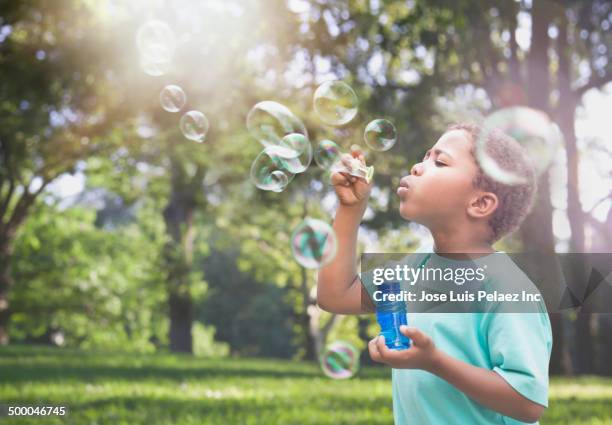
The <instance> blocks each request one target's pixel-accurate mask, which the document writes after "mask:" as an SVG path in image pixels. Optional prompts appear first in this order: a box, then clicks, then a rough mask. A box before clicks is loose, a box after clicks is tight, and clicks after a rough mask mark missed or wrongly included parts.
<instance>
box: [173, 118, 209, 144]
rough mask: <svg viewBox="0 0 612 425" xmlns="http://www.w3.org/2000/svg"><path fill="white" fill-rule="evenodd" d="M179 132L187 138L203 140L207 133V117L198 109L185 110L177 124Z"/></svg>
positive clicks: (197, 140)
mask: <svg viewBox="0 0 612 425" xmlns="http://www.w3.org/2000/svg"><path fill="white" fill-rule="evenodd" d="M179 126H180V128H181V132H182V133H183V135H184V136H185V137H186V138H188V139H189V140H193V141H196V142H203V141H204V139H205V138H206V133H208V128H209V124H208V118H206V115H204V114H203V113H201V112H200V111H189V112H186V113H185V114H184V115H183V116H182V117H181V121H180V124H179Z"/></svg>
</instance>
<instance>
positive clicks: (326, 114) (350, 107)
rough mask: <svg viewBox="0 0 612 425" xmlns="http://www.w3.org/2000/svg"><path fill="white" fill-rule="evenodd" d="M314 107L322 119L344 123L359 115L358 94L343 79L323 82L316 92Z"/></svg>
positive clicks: (336, 123)
mask: <svg viewBox="0 0 612 425" xmlns="http://www.w3.org/2000/svg"><path fill="white" fill-rule="evenodd" d="M313 103H314V109H315V112H316V113H317V115H318V116H319V118H320V119H321V121H323V122H324V123H326V124H329V125H344V124H347V123H348V122H349V121H351V120H352V119H353V118H355V115H357V103H358V101H357V95H356V94H355V92H354V91H353V89H352V88H351V86H349V85H348V84H346V83H344V82H342V81H328V82H326V83H323V84H321V85H320V86H319V87H318V88H317V90H316V91H315V93H314V99H313Z"/></svg>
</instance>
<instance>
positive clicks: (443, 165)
mask: <svg viewBox="0 0 612 425" xmlns="http://www.w3.org/2000/svg"><path fill="white" fill-rule="evenodd" d="M436 166H437V167H446V164H445V163H443V162H440V161H436Z"/></svg>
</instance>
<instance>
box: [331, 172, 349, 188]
mask: <svg viewBox="0 0 612 425" xmlns="http://www.w3.org/2000/svg"><path fill="white" fill-rule="evenodd" d="M347 183H348V179H347V178H346V176H345V175H344V174H342V173H338V172H336V173H332V175H331V184H332V185H334V186H337V185H339V186H346V185H347Z"/></svg>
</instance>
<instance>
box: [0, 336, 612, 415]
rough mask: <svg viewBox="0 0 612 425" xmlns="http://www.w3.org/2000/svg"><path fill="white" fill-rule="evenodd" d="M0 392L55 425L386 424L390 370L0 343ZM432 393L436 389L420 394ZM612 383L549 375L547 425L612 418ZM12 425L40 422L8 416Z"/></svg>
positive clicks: (3, 397) (389, 407) (389, 408)
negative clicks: (47, 409) (336, 372)
mask: <svg viewBox="0 0 612 425" xmlns="http://www.w3.org/2000/svg"><path fill="white" fill-rule="evenodd" d="M0 376H2V377H3V379H2V380H1V381H0V399H1V400H3V403H17V404H19V405H40V404H45V405H65V406H68V409H69V411H70V414H69V416H68V417H66V418H65V419H63V420H62V419H58V418H54V419H49V420H44V421H43V422H44V423H50V424H60V423H67V424H83V423H93V422H95V423H113V424H120V425H123V424H125V425H128V424H129V425H132V424H145V423H146V424H151V425H157V424H160V425H161V424H176V425H188V424H190V425H196V424H197V425H201V424H215V425H216V424H253V425H255V424H269V425H274V424H300V425H303V424H312V425H315V424H316V425H326V424H329V425H338V424H351V425H354V424H362V425H366V424H368V425H371V424H380V425H382V424H389V423H392V422H393V414H392V402H391V400H392V399H391V373H390V370H389V369H388V368H385V367H380V366H379V367H362V368H360V370H359V372H358V374H357V375H356V376H355V377H353V378H351V379H350V380H337V381H334V380H331V379H329V378H327V377H326V376H325V375H323V373H322V372H321V370H320V369H319V367H318V365H317V364H315V363H305V362H289V361H285V360H279V359H274V360H265V359H259V360H255V359H210V358H207V359H202V358H194V357H189V356H184V355H167V354H156V355H135V354H125V353H119V352H107V351H96V352H94V351H81V350H71V349H51V348H40V347H24V346H14V347H5V348H0ZM424 396H427V397H435V394H434V395H432V394H427V395H424ZM611 403H612V380H611V379H609V378H608V379H604V378H589V377H585V378H572V379H562V380H560V379H554V378H553V379H552V380H551V386H550V402H549V407H548V408H547V409H546V411H545V413H544V416H543V417H542V419H541V420H540V423H541V424H542V425H570V424H571V425H610V424H612V412H611V411H610V408H609V406H610V404H611ZM3 422H4V423H7V424H22V423H32V424H35V423H40V422H41V419H40V418H37V419H31V420H30V421H28V420H27V419H26V420H23V419H7V418H3Z"/></svg>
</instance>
